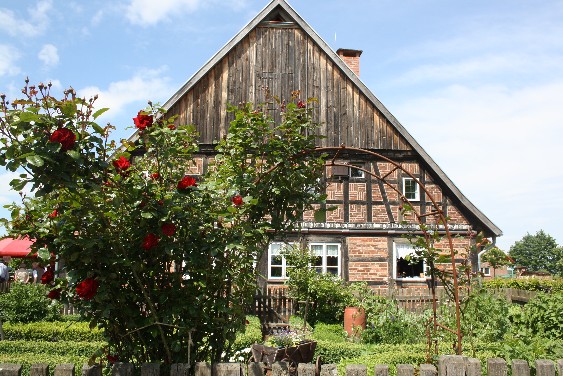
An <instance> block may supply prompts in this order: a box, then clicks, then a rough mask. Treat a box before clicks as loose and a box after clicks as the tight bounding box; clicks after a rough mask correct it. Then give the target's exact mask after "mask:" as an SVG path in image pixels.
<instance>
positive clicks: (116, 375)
mask: <svg viewBox="0 0 563 376" xmlns="http://www.w3.org/2000/svg"><path fill="white" fill-rule="evenodd" d="M133 368H134V367H133V364H131V363H122V362H115V363H114V364H113V367H112V368H111V374H112V375H113V376H133Z"/></svg>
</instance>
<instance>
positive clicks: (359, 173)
mask: <svg viewBox="0 0 563 376" xmlns="http://www.w3.org/2000/svg"><path fill="white" fill-rule="evenodd" d="M354 166H355V167H359V168H365V166H364V164H363V163H350V178H352V179H363V178H364V177H365V173H364V171H363V170H360V169H358V168H354Z"/></svg>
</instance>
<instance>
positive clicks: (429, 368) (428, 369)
mask: <svg viewBox="0 0 563 376" xmlns="http://www.w3.org/2000/svg"><path fill="white" fill-rule="evenodd" d="M437 375H438V370H437V369H436V367H434V365H433V364H421V365H420V376H437ZM376 376H377V374H376ZM468 376H469V375H468Z"/></svg>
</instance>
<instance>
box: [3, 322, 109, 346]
mask: <svg viewBox="0 0 563 376" xmlns="http://www.w3.org/2000/svg"><path fill="white" fill-rule="evenodd" d="M3 328H4V335H5V337H6V339H7V340H9V341H17V340H26V341H79V342H80V341H94V342H95V341H104V336H103V333H102V331H101V330H99V329H97V328H95V329H90V327H89V324H88V323H87V322H81V321H53V322H44V321H41V322H34V323H29V324H14V323H9V322H8V323H5V324H4V325H3Z"/></svg>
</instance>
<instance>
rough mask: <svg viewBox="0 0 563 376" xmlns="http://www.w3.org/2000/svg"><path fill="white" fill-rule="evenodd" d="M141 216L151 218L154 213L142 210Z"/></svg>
mask: <svg viewBox="0 0 563 376" xmlns="http://www.w3.org/2000/svg"><path fill="white" fill-rule="evenodd" d="M141 217H143V218H153V217H154V214H153V213H152V212H142V213H141Z"/></svg>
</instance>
